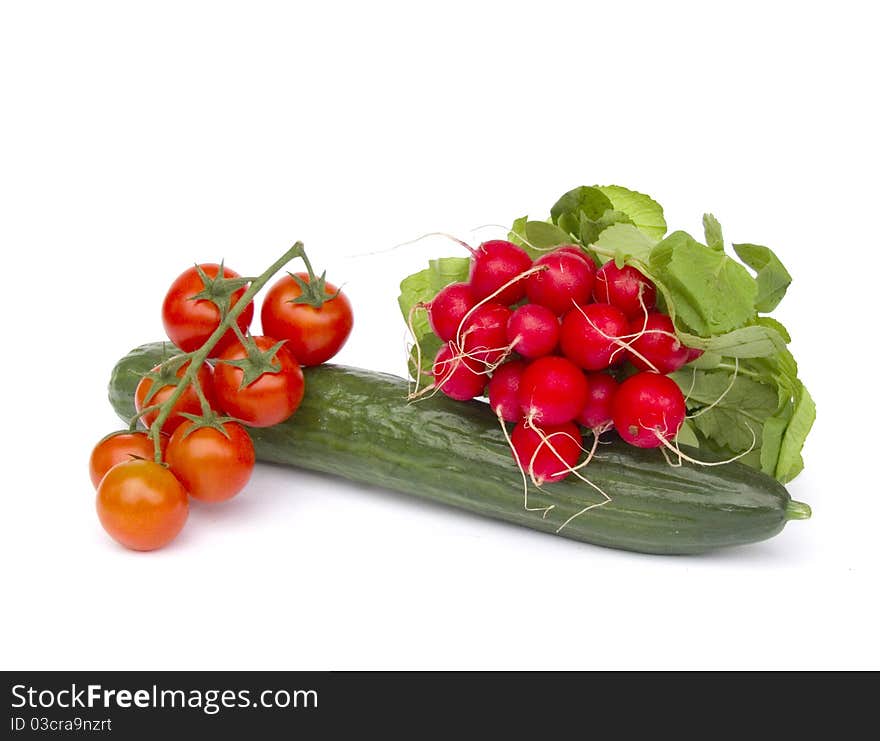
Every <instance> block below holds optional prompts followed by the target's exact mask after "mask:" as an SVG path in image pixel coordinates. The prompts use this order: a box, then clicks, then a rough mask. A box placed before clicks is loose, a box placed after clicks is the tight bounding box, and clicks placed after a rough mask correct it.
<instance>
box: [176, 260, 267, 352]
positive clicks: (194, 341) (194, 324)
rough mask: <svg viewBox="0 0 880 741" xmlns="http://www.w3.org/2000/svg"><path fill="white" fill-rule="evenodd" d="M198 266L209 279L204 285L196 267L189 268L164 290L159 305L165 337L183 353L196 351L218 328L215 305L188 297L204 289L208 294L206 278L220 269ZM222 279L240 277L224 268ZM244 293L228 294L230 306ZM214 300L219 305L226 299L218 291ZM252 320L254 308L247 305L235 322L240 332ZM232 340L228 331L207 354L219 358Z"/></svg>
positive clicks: (231, 335)
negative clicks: (163, 295) (166, 291)
mask: <svg viewBox="0 0 880 741" xmlns="http://www.w3.org/2000/svg"><path fill="white" fill-rule="evenodd" d="M199 267H200V268H201V269H202V271H203V272H204V273H205V275H207V276H208V278H209V285H208V286H205V281H204V280H203V279H202V277H201V276H200V275H199V271H198V270H197V269H196V267H191V268H189V269H188V270H184V271H183V272H182V273H181V274H180V275H179V276H177V278H176V279H175V280H174V282H173V283H172V284H171V287H170V288H169V289H168V293H166V294H165V301H164V302H163V303H162V323H163V324H164V325H165V332H166V334H167V335H168V338H169V339H170V340H171V341H172V342H173V343H174V344H175V345H177V346H178V347H179V348H180V349H181V350H183V351H184V352H192V351H193V350H198V349H199V348H200V347H201V346H202V345H203V344H205V340H207V339H208V337H210V336H211V335H212V334H213V332H214V330H215V329H217V327H219V326H220V309H219V308H218V306H217V304H215V303H214V302H213V301H211V300H210V299H208V298H199V299H195V300H193V298H192V297H193V296H195V295H197V294H200V293H202V292H204V291H205V290H206V288H207V289H208V292H209V293H210V292H211V287H212V285H211V281H210V279H213V278H216V277H217V275H218V274H219V273H220V266H219V265H217V264H216V263H203V264H202V265H199ZM223 277H225V278H240V277H241V276H240V275H239V274H238V273H236V272H235V271H234V270H230V269H229V268H227V267H224V268H223ZM244 292H245V289H244V288H243V287H242V288H239V289H237V290H235V291H234V292H232V294H231V300H230V307H231V306H234V305H235V304H236V303H238V300H239V299H240V298H241V297H242V295H244ZM217 298H218V300H219V301H220V302H221V304H223V303H224V302H225V301H226V300H228V299H227V298H226V296H225V295H223V294H222V292H220V293H219V295H217ZM253 318H254V305H253V303H250V304H248V305H247V306H246V307H245V309H244V311H242V312H241V314H239V316H238V319H236V323H237V324H238V326H239V327H241V331H242V332H244V331H245V330H247V328H248V327H250V325H251V320H252V319H253ZM235 341H236V337H235V333H234V331H233V330H232V329H230V330H228V331H227V332H226V333H225V334H224V335H223V336H222V337H221V338H220V341H219V342H218V343H217V344H216V345H215V346H214V349H213V351H212V353H211V354H212V355H214V356H216V355H219V354H220V353H222V352H223V351H224V350H225V349H226V348H227V347H229V346H230V345H231V344H233V343H234V342H235Z"/></svg>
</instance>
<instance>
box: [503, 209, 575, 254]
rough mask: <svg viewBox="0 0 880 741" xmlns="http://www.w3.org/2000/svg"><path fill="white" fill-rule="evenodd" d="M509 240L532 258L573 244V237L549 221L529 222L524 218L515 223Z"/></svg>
mask: <svg viewBox="0 0 880 741" xmlns="http://www.w3.org/2000/svg"><path fill="white" fill-rule="evenodd" d="M508 239H509V240H510V241H511V242H513V243H514V244H515V245H517V246H518V247H522V248H523V249H524V250H525V251H526V252H528V253H529V256H530V257H532V258H537V257H540V256H541V255H543V254H545V253H546V252H548V251H549V250H551V249H552V248H554V247H558V246H559V245H562V244H571V242H572V237H571V235H570V234H569V233H568V232H566V231H563V230H562V229H560V228H559V227H558V226H556V225H555V224H551V223H550V222H549V221H529V219H528V217H527V216H523V217H521V218H519V219H517V220H516V221H514V222H513V226H512V227H511V230H510V232H509V234H508Z"/></svg>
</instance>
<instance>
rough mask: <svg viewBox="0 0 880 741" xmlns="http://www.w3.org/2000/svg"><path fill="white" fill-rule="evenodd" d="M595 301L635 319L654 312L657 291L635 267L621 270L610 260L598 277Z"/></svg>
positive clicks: (601, 269) (600, 269)
mask: <svg viewBox="0 0 880 741" xmlns="http://www.w3.org/2000/svg"><path fill="white" fill-rule="evenodd" d="M593 299H594V300H595V301H597V302H599V303H605V304H611V305H612V306H616V307H617V308H618V309H620V310H621V311H622V312H623V313H624V314H626V317H627V319H634V318H635V317H638V316H644V315H645V312H646V311H650V310H651V309H653V308H654V305H655V304H656V303H657V289H656V288H655V287H654V284H653V283H652V282H651V281H650V280H648V279H647V278H646V277H645V276H644V275H642V273H640V272H639V271H638V270H636V269H635V268H634V267H633V266H632V265H624V266H623V267H622V268H618V267H617V265H615V264H614V260H609V261H608V262H606V263H605V264H604V265H603V266H602V267H601V268H599V272H597V273H596V281H595V283H594V284H593Z"/></svg>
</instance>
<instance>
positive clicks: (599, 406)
mask: <svg viewBox="0 0 880 741" xmlns="http://www.w3.org/2000/svg"><path fill="white" fill-rule="evenodd" d="M619 386H620V384H619V383H617V381H615V380H614V378H613V377H612V376H610V375H609V374H607V373H588V374H587V403H586V404H585V405H584V408H583V409H582V410H581V413H580V414H578V416H577V421H578V422H580V423H581V424H582V425H583V426H584V427H587V428H589V429H591V430H593V431H594V432H596V433H599V432H604V431H605V430H607V429H608V428H610V427H611V426H612V425H613V421H612V415H611V409H612V403H613V401H614V395H615V394H616V393H617V389H618V387H619Z"/></svg>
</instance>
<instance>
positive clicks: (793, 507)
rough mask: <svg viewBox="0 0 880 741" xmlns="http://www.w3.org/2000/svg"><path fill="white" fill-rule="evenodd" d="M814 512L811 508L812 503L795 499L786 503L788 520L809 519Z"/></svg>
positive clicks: (786, 517)
mask: <svg viewBox="0 0 880 741" xmlns="http://www.w3.org/2000/svg"><path fill="white" fill-rule="evenodd" d="M812 514H813V510H812V509H810V505H809V504H807V503H806V502H796V501H795V500H794V499H791V500H790V501H789V502H788V504H786V505H785V519H786V520H809V519H810V517H811V515H812Z"/></svg>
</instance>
